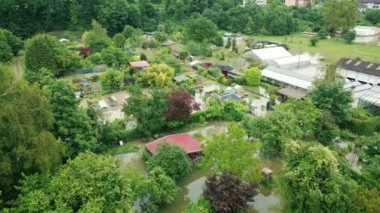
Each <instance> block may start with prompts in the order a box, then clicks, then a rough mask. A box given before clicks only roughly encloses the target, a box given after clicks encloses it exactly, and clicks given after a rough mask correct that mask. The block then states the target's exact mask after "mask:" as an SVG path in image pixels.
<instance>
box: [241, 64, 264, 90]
mask: <svg viewBox="0 0 380 213" xmlns="http://www.w3.org/2000/svg"><path fill="white" fill-rule="evenodd" d="M244 78H245V80H246V82H247V84H248V86H259V85H260V81H261V70H260V69H259V68H258V67H252V68H250V69H247V70H245V74H244Z"/></svg>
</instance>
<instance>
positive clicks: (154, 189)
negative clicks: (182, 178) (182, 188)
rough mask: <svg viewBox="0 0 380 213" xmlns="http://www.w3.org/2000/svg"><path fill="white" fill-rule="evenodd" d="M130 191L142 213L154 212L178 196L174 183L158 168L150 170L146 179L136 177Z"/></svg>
mask: <svg viewBox="0 0 380 213" xmlns="http://www.w3.org/2000/svg"><path fill="white" fill-rule="evenodd" d="M132 189H133V191H134V192H135V193H136V198H137V199H139V201H140V202H139V204H140V207H141V208H142V210H143V211H144V212H156V211H157V210H158V207H159V206H161V205H167V204H171V203H173V201H174V200H175V199H176V196H177V194H178V187H177V186H176V184H175V181H174V180H173V179H171V178H170V177H169V176H167V175H166V174H165V172H164V170H163V169H162V168H160V167H154V168H153V169H152V170H150V171H149V173H148V176H147V177H141V176H137V177H136V178H135V180H134V181H133V182H132ZM147 197H148V198H149V199H145V198H147Z"/></svg>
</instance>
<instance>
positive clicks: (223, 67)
mask: <svg viewBox="0 0 380 213" xmlns="http://www.w3.org/2000/svg"><path fill="white" fill-rule="evenodd" d="M215 67H218V68H219V69H221V70H222V71H227V72H231V71H233V70H234V68H232V67H231V66H228V65H220V64H216V65H215Z"/></svg>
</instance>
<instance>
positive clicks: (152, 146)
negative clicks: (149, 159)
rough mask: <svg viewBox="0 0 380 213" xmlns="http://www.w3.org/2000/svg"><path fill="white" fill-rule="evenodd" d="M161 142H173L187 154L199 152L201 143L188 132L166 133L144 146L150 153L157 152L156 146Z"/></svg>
mask: <svg viewBox="0 0 380 213" xmlns="http://www.w3.org/2000/svg"><path fill="white" fill-rule="evenodd" d="M162 143H170V144H175V145H177V146H179V147H181V148H182V149H184V150H185V152H186V153H187V154H190V153H195V152H200V151H202V149H201V143H200V142H199V141H198V140H196V139H195V138H194V137H193V136H191V135H190V134H188V133H181V134H174V135H167V136H165V137H163V138H160V139H157V140H155V141H153V142H150V143H148V144H146V145H145V148H146V149H147V150H148V151H149V152H150V153H151V154H152V155H155V154H156V153H157V148H158V146H159V145H160V144H162Z"/></svg>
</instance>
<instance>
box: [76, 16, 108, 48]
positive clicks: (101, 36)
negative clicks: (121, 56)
mask: <svg viewBox="0 0 380 213" xmlns="http://www.w3.org/2000/svg"><path fill="white" fill-rule="evenodd" d="M82 40H83V43H84V44H85V45H86V47H90V48H91V50H92V51H93V52H100V51H101V50H102V49H105V48H107V47H108V46H109V45H110V44H111V39H110V38H109V37H108V35H107V30H106V29H104V28H103V27H102V26H101V25H100V24H99V23H98V22H96V21H95V20H93V21H92V29H91V30H90V31H86V32H84V33H83V35H82Z"/></svg>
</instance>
